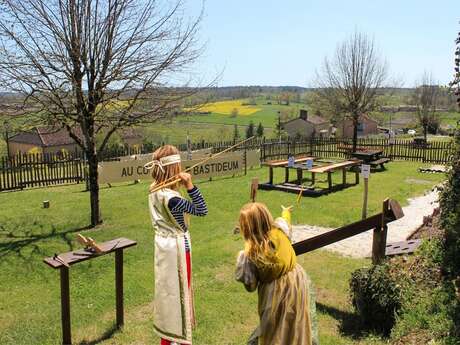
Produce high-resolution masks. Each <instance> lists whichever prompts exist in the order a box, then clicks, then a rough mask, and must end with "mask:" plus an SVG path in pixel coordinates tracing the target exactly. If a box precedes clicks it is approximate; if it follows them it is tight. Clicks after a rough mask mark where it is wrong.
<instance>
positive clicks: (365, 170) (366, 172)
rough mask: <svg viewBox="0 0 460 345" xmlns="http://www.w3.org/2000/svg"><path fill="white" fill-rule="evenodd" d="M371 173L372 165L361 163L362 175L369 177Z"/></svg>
mask: <svg viewBox="0 0 460 345" xmlns="http://www.w3.org/2000/svg"><path fill="white" fill-rule="evenodd" d="M370 174H371V166H370V165H368V164H362V165H361V176H362V177H363V178H369V176H370Z"/></svg>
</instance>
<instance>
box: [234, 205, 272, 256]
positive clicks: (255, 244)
mask: <svg viewBox="0 0 460 345" xmlns="http://www.w3.org/2000/svg"><path fill="white" fill-rule="evenodd" d="M239 223H240V230H241V233H242V234H243V237H244V239H245V240H246V243H247V244H248V248H247V254H248V257H249V258H250V259H251V260H253V261H255V262H257V261H266V260H267V259H268V257H267V254H268V253H269V252H270V251H271V244H270V240H269V237H268V235H269V232H270V230H271V229H272V227H273V217H272V215H271V213H270V211H269V210H268V208H267V206H265V205H264V204H262V203H260V202H253V203H249V204H246V205H244V206H243V208H242V209H241V211H240V219H239Z"/></svg>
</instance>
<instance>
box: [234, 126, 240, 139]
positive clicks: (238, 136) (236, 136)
mask: <svg viewBox="0 0 460 345" xmlns="http://www.w3.org/2000/svg"><path fill="white" fill-rule="evenodd" d="M239 139H240V131H239V130H238V125H236V124H235V125H233V141H234V142H237V141H238V140H239Z"/></svg>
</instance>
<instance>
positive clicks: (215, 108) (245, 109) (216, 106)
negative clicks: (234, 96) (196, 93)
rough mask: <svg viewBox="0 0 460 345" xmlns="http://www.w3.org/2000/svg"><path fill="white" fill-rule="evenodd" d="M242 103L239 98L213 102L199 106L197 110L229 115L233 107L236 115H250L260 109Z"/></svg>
mask: <svg viewBox="0 0 460 345" xmlns="http://www.w3.org/2000/svg"><path fill="white" fill-rule="evenodd" d="M242 103H243V102H242V101H241V100H239V101H238V100H236V101H222V102H214V103H209V104H205V105H203V106H202V107H199V108H198V111H209V112H211V113H217V114H222V115H230V114H231V113H232V111H233V109H236V110H237V111H238V115H251V114H254V113H256V112H258V111H259V110H261V108H257V107H256V106H253V105H242Z"/></svg>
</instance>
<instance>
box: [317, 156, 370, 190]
mask: <svg viewBox="0 0 460 345" xmlns="http://www.w3.org/2000/svg"><path fill="white" fill-rule="evenodd" d="M359 164H361V161H360V160H349V161H344V162H340V163H334V164H329V165H324V166H321V167H317V168H313V169H311V170H310V172H311V180H312V185H314V184H315V174H317V173H320V174H322V173H327V183H328V189H329V191H332V173H333V172H334V171H336V170H342V185H343V186H344V187H345V185H346V184H347V169H348V168H351V167H354V166H358V165H359ZM355 177H356V181H355V183H356V184H359V172H358V170H356V171H355Z"/></svg>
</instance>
